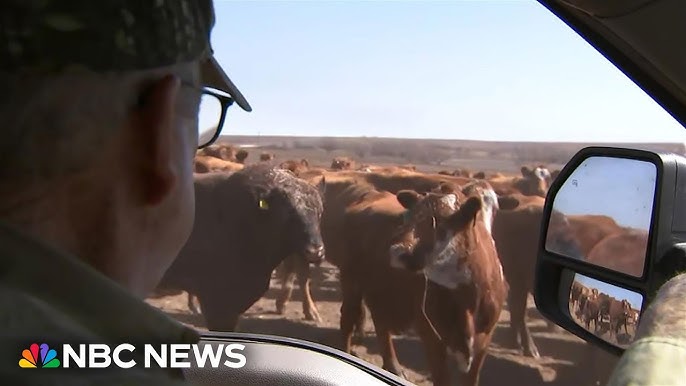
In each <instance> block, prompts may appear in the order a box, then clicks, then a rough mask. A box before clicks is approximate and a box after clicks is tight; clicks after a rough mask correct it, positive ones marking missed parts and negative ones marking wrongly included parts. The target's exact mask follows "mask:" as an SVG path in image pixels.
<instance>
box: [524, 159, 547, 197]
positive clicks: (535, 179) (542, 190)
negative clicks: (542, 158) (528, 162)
mask: <svg viewBox="0 0 686 386" xmlns="http://www.w3.org/2000/svg"><path fill="white" fill-rule="evenodd" d="M521 172H522V178H521V179H520V180H519V181H518V183H517V185H518V189H519V191H521V192H522V194H524V195H527V196H541V197H545V196H546V194H547V193H548V186H549V184H550V182H549V181H550V180H551V178H550V171H548V169H547V168H545V167H541V166H538V167H535V168H533V169H529V168H528V167H526V166H522V168H521Z"/></svg>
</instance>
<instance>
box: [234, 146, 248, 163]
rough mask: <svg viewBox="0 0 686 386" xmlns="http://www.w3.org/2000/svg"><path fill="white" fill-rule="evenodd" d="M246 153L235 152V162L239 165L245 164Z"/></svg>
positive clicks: (241, 151)
mask: <svg viewBox="0 0 686 386" xmlns="http://www.w3.org/2000/svg"><path fill="white" fill-rule="evenodd" d="M248 155H249V153H248V151H247V150H245V149H240V150H238V151H237V152H236V162H237V163H239V164H245V159H246V158H248Z"/></svg>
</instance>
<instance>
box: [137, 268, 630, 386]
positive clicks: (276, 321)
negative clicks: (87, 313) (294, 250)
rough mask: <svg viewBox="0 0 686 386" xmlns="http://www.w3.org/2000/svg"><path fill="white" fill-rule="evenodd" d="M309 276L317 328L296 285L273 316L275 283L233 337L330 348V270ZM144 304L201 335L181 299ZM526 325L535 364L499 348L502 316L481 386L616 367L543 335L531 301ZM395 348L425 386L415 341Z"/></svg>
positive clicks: (600, 375) (538, 381) (562, 379)
mask: <svg viewBox="0 0 686 386" xmlns="http://www.w3.org/2000/svg"><path fill="white" fill-rule="evenodd" d="M313 276H314V278H313V284H312V296H313V298H314V299H315V301H316V302H317V307H318V309H319V313H320V315H321V317H322V322H321V323H320V325H318V326H317V325H315V324H314V323H313V322H308V321H305V320H304V319H303V314H302V303H301V302H300V299H301V296H300V293H299V291H298V289H297V284H296V289H295V290H294V292H293V299H292V300H291V302H290V303H289V304H288V306H287V309H286V313H285V315H277V314H276V313H275V305H274V304H275V297H276V294H277V292H278V289H279V288H280V283H278V281H277V280H276V279H272V285H271V288H270V290H269V291H268V292H267V293H266V294H265V296H264V297H263V298H262V299H261V300H259V301H258V302H257V303H256V304H254V305H253V306H252V308H250V309H249V310H248V311H247V312H246V313H245V314H244V316H243V318H242V320H241V321H240V324H239V331H241V332H253V333H262V334H273V335H281V336H289V337H294V338H300V339H305V340H309V341H313V342H318V343H322V344H326V345H329V346H334V347H336V346H337V342H338V333H337V331H338V330H337V329H338V318H339V308H340V295H339V288H338V285H339V283H338V281H337V279H336V269H335V268H334V267H332V266H330V265H328V264H326V263H325V264H322V266H321V267H318V268H313ZM148 302H149V303H150V304H152V305H154V306H156V307H159V308H160V309H162V310H164V311H165V312H166V313H167V314H169V315H170V316H172V317H174V318H176V319H178V320H180V321H181V322H183V323H185V324H187V325H190V326H193V327H196V328H198V329H205V328H204V321H203V318H202V316H201V315H192V314H191V313H190V311H189V310H188V308H187V295H186V294H185V293H179V294H169V295H167V296H159V297H155V298H149V299H148ZM368 314H369V313H368ZM529 325H530V327H531V330H532V333H533V336H534V339H535V340H536V344H537V345H538V348H539V351H540V353H541V358H540V359H538V360H535V359H531V358H525V357H522V356H521V355H520V354H519V353H518V351H517V350H514V349H511V348H509V347H503V346H502V342H503V336H504V331H505V330H504V329H505V328H507V327H508V326H509V313H508V312H507V311H504V312H503V313H502V315H501V318H500V322H499V325H498V329H497V330H496V335H495V339H494V342H493V344H492V347H491V352H490V355H489V357H488V358H487V360H486V362H485V364H484V367H483V369H482V372H481V385H482V386H490V385H503V384H507V385H530V386H537V385H550V386H552V385H559V386H567V385H569V386H581V385H596V384H604V383H605V380H606V378H607V376H608V375H609V372H610V371H611V369H612V368H613V366H614V364H615V363H616V358H615V357H612V356H610V355H609V354H606V353H605V352H602V351H600V350H598V349H595V348H592V347H590V346H588V345H586V344H585V343H584V342H583V341H581V340H580V339H578V338H576V337H574V336H573V335H571V334H569V333H567V332H565V331H549V330H548V327H547V325H546V323H545V321H544V320H543V319H542V318H541V317H540V316H539V315H538V314H537V313H536V311H535V307H534V306H533V301H531V302H530V318H529ZM366 331H367V336H366V337H365V338H363V339H362V341H361V342H358V345H357V346H356V347H355V352H356V354H357V355H358V356H359V357H361V358H363V359H365V360H367V361H369V362H371V363H373V364H375V365H377V366H381V357H380V356H379V352H378V345H377V343H376V341H375V336H374V326H373V324H372V322H371V320H368V321H367V325H366ZM395 345H396V349H397V352H398V357H399V360H400V363H401V364H402V365H403V366H404V368H405V372H406V375H407V377H408V379H409V380H410V381H412V382H414V383H416V384H417V385H420V386H425V385H426V386H428V385H431V381H430V379H429V378H428V373H427V371H426V364H425V360H424V355H423V350H422V347H421V343H420V342H419V340H418V339H417V338H416V337H414V336H412V335H411V334H409V335H406V336H398V337H396V338H395ZM598 381H599V382H600V383H597V382H598Z"/></svg>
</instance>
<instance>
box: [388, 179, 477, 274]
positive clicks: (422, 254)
mask: <svg viewBox="0 0 686 386" xmlns="http://www.w3.org/2000/svg"><path fill="white" fill-rule="evenodd" d="M458 196H460V197H462V199H463V200H464V195H463V194H461V193H459V194H456V193H451V194H437V193H427V194H426V195H425V196H422V195H419V194H418V193H416V192H409V191H400V192H398V194H397V197H398V201H399V202H400V203H401V204H402V205H403V206H404V207H405V208H406V209H407V211H406V213H405V219H404V223H403V225H402V226H401V227H400V228H399V230H398V232H397V233H396V236H395V237H394V239H393V242H392V243H391V247H390V251H389V252H390V257H391V266H393V267H396V268H404V269H408V270H411V271H418V270H421V269H424V268H425V267H429V269H428V270H427V272H426V273H427V276H428V278H429V279H430V280H432V281H434V282H436V283H438V284H440V285H444V286H446V287H449V288H454V287H456V286H457V283H459V282H460V281H462V279H464V278H462V276H463V275H466V274H467V273H466V272H464V271H463V270H461V269H460V268H459V267H458V266H457V265H458V262H459V261H460V258H459V253H460V252H459V250H460V246H459V243H460V242H459V240H458V239H457V238H456V237H455V236H456V234H458V233H459V232H461V231H463V230H464V229H466V228H467V226H468V225H469V224H470V223H471V222H473V221H474V219H475V217H476V215H477V213H478V212H479V211H480V210H481V207H482V204H483V203H482V201H481V199H480V198H479V197H470V198H469V199H468V200H466V201H465V202H464V204H462V205H460V203H459V199H458Z"/></svg>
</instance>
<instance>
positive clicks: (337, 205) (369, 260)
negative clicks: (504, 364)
mask: <svg viewBox="0 0 686 386" xmlns="http://www.w3.org/2000/svg"><path fill="white" fill-rule="evenodd" d="M336 185H338V186H336ZM462 198H463V201H464V196H462ZM325 201H326V202H327V206H326V208H325V211H324V215H323V216H322V236H323V237H324V241H325V245H326V248H327V257H328V259H329V261H331V262H332V263H334V264H335V265H336V266H338V267H339V269H340V273H341V286H342V292H343V304H342V306H341V325H340V327H341V333H342V337H343V350H345V351H346V352H351V337H352V333H353V329H354V328H355V326H356V324H357V323H358V321H359V320H360V316H361V314H362V312H363V309H364V308H363V305H362V302H363V300H364V302H365V303H366V304H367V306H368V307H369V310H370V311H371V314H372V319H373V321H374V326H375V330H376V334H377V338H378V340H379V343H380V345H381V347H382V356H383V367H384V368H385V369H387V370H389V371H391V372H394V373H396V374H402V372H401V370H400V365H399V363H398V360H397V357H396V354H395V349H394V347H393V343H392V341H391V334H392V333H397V332H400V331H403V330H406V329H408V328H411V327H414V328H415V329H416V330H417V331H418V333H419V334H420V336H421V337H422V340H423V341H424V343H425V347H426V348H427V350H428V351H427V354H428V356H429V363H431V368H432V374H433V376H434V384H436V385H443V384H446V383H447V380H448V374H447V369H446V364H447V363H446V362H445V359H446V347H449V348H450V349H451V353H453V354H454V355H456V356H458V357H460V358H462V362H461V369H462V370H463V371H465V372H467V373H468V375H465V376H466V377H471V378H472V379H473V380H474V382H475V379H476V378H478V372H479V369H480V367H481V364H482V360H483V356H484V355H485V352H484V351H483V350H482V349H483V348H484V347H485V346H484V345H487V344H488V336H486V337H485V338H484V337H483V336H482V334H481V333H483V332H484V328H485V331H486V332H490V330H489V328H490V323H491V322H493V326H494V325H495V321H497V319H498V314H499V311H500V309H499V307H500V305H502V301H504V297H505V294H504V293H503V294H502V296H501V298H500V299H498V298H497V296H498V295H499V294H500V291H499V290H500V288H499V287H497V285H496V286H495V287H491V286H490V284H488V283H486V284H484V285H483V286H482V287H480V288H481V289H482V290H485V289H489V288H490V289H491V291H490V292H488V295H487V294H486V291H477V290H476V289H475V287H473V286H472V285H471V284H470V283H465V286H464V287H461V288H460V291H459V292H457V293H454V292H453V290H450V289H444V288H443V287H440V286H439V285H438V284H436V283H434V282H433V281H430V282H428V283H427V282H425V280H424V277H423V276H422V275H418V274H416V273H413V272H410V271H409V270H406V269H394V268H392V267H391V265H390V253H389V251H391V245H395V247H394V248H393V249H392V250H393V251H395V253H396V254H397V253H398V252H399V251H401V250H402V248H401V247H399V246H398V245H396V243H397V242H401V241H402V240H408V237H409V238H410V239H412V240H415V241H416V242H415V243H414V245H412V243H411V244H410V245H408V247H409V248H411V250H405V252H406V253H408V254H410V256H412V258H414V257H421V258H422V259H423V258H424V257H426V258H427V262H429V261H431V260H434V259H433V258H430V257H429V256H423V255H421V254H420V252H421V253H425V252H429V251H431V250H432V249H436V251H437V252H438V249H441V248H440V246H438V245H435V246H434V245H433V244H441V245H442V246H443V249H445V251H444V252H445V255H447V256H451V255H452V256H454V254H455V252H456V251H455V250H452V248H455V247H456V246H457V245H459V247H458V248H459V251H460V252H462V255H464V261H467V262H468V263H467V265H470V268H472V272H473V275H474V277H475V280H477V281H478V282H479V283H480V284H483V283H481V279H482V275H493V271H494V270H495V275H496V276H495V279H494V283H496V284H497V283H498V275H499V271H500V270H499V264H497V257H496V256H490V255H488V254H485V253H484V250H488V248H489V245H491V246H492V243H489V242H488V241H487V240H488V239H489V238H490V235H489V234H488V233H487V231H486V230H485V226H484V225H483V221H482V220H481V219H482V217H481V216H478V220H476V217H477V215H478V214H479V213H480V212H481V210H480V209H481V199H480V198H478V197H477V198H472V199H471V201H467V203H465V204H464V205H463V206H462V207H461V208H459V209H458V208H457V202H458V198H457V196H456V195H455V194H449V195H441V194H434V193H429V194H427V195H426V196H420V195H419V194H418V193H416V192H411V191H402V192H399V193H398V194H397V195H394V194H392V193H389V192H382V191H377V190H375V189H374V188H373V187H372V186H370V185H368V184H365V183H356V182H350V181H348V182H334V183H333V184H329V183H327V190H326V196H325ZM401 202H402V203H403V204H402V205H401ZM403 205H404V206H403ZM406 207H408V208H410V209H409V210H408V209H407V208H406ZM427 216H428V217H427ZM429 218H434V219H435V220H436V229H437V230H438V229H440V239H438V240H437V239H432V237H429V236H428V235H425V234H423V232H422V234H420V232H419V231H420V230H422V231H424V230H425V229H426V228H425V227H426V225H427V221H430V220H428V219H429ZM429 224H431V222H429ZM471 224H474V225H473V226H472V225H471ZM456 234H457V236H456ZM411 235H415V236H414V237H415V238H412V237H413V236H411ZM477 238H478V241H481V242H477ZM449 240H454V241H453V242H448V241H449ZM417 245H421V247H419V248H417ZM435 247H437V248H435ZM448 250H452V252H450V253H448ZM413 252H416V253H413ZM458 253H459V252H458ZM489 256H490V257H489ZM398 260H403V259H402V258H400V257H398ZM449 260H450V263H456V261H455V260H454V259H449ZM492 262H495V264H494V265H493V264H491V263H492ZM462 263H463V260H460V264H462ZM489 267H490V270H489V269H486V268H489ZM418 268H420V267H418ZM485 271H487V272H485ZM456 274H457V272H456ZM433 278H434V280H438V279H436V277H435V275H434V276H433ZM380 279H382V280H380ZM425 291H427V292H426V294H427V298H426V304H424V303H423V301H422V299H423V297H424V294H425ZM446 291H447V292H448V294H449V296H448V297H447V298H445V297H444V296H445V294H446ZM489 295H490V296H494V297H496V298H495V299H490V298H489ZM453 296H458V297H463V298H464V300H465V304H466V305H467V306H466V307H467V308H468V309H469V311H467V310H464V311H460V310H458V309H456V304H455V302H454V300H453V299H454V298H453ZM474 304H479V305H480V307H481V308H480V309H479V311H476V310H475V309H474ZM424 305H426V311H427V314H428V315H429V317H430V318H431V319H430V320H432V321H433V322H429V321H428V319H427V318H426V317H424V313H423V312H422V310H424ZM440 310H442V311H440ZM469 312H472V313H474V314H475V316H476V318H475V319H473V318H472V317H471V316H469ZM460 315H462V316H464V318H462V316H460ZM446 317H448V318H449V319H450V320H455V321H454V322H450V323H446ZM454 317H457V319H455V318H454ZM465 318H466V319H465ZM432 323H436V324H432ZM461 323H462V324H461ZM468 326H470V327H468ZM433 327H435V328H436V331H437V332H438V333H439V334H440V336H441V337H443V339H441V340H439V339H438V338H437V337H436V335H435V332H434V329H433ZM470 328H471V329H470ZM465 329H467V331H465ZM475 330H476V331H475ZM470 333H471V334H470ZM465 334H467V335H465ZM469 338H472V339H471V340H470V339H469ZM441 358H442V359H443V360H441ZM469 384H475V383H473V382H470V383H469Z"/></svg>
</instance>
